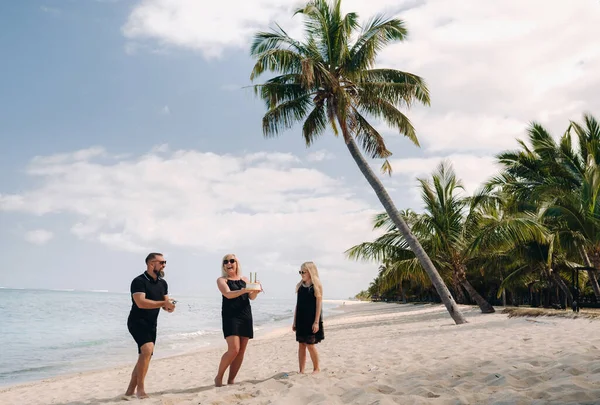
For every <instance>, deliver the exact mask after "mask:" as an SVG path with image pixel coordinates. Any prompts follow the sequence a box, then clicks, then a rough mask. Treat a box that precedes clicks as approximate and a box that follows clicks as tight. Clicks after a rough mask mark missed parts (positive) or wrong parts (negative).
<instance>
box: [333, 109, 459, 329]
mask: <svg viewBox="0 0 600 405" xmlns="http://www.w3.org/2000/svg"><path fill="white" fill-rule="evenodd" d="M338 121H339V124H340V127H341V128H342V132H343V134H344V139H345V142H346V146H347V147H348V150H349V151H350V155H352V158H353V159H354V161H355V162H356V165H357V166H358V168H359V169H360V171H361V172H362V174H363V175H364V176H365V178H366V179H367V181H368V182H369V184H370V185H371V187H372V188H373V191H375V194H376V195H377V198H379V201H381V204H382V205H383V207H384V208H385V211H386V212H387V214H388V215H389V217H390V219H391V220H392V221H393V222H394V224H395V225H396V227H397V228H398V231H399V232H400V233H401V234H402V236H403V237H404V239H405V240H406V243H408V246H409V247H410V248H411V250H412V251H413V252H414V254H415V256H416V257H417V259H418V260H419V263H420V264H421V266H422V267H423V269H424V270H425V272H427V274H428V275H429V278H430V279H431V283H432V284H433V286H434V287H435V290H436V291H437V293H438V295H439V296H440V299H441V300H442V302H443V303H444V305H445V306H446V309H447V310H448V312H449V313H450V316H451V317H452V319H453V320H454V322H455V323H456V324H457V325H460V324H463V323H467V320H466V319H465V317H464V316H463V314H462V313H461V312H460V310H459V309H458V305H457V304H456V302H455V301H454V298H453V297H452V294H450V291H449V290H448V287H446V284H444V280H442V277H441V276H440V274H439V273H438V271H437V269H436V268H435V266H434V265H433V263H432V262H431V259H430V258H429V256H427V253H426V252H425V250H424V249H423V247H422V246H421V244H420V243H419V241H418V240H417V238H415V236H414V235H413V233H412V232H411V230H410V228H409V227H408V225H407V224H406V222H405V221H404V219H403V218H402V216H401V215H400V213H399V212H398V210H397V209H396V206H395V205H394V203H393V202H392V199H391V198H390V196H389V194H388V193H387V191H386V189H385V188H384V187H383V184H381V181H380V180H379V179H378V178H377V176H376V175H375V173H374V172H373V170H372V169H371V167H370V166H369V164H368V163H367V161H366V159H365V158H364V156H363V155H362V153H361V152H360V150H359V149H358V146H357V145H356V142H354V139H353V138H352V137H351V136H350V134H349V133H348V128H347V126H346V125H345V124H346V123H345V122H343V120H340V119H339V117H338Z"/></svg>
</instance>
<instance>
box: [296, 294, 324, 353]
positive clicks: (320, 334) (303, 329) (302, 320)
mask: <svg viewBox="0 0 600 405" xmlns="http://www.w3.org/2000/svg"><path fill="white" fill-rule="evenodd" d="M316 313H317V298H316V297H315V290H314V288H313V286H312V285H311V286H310V287H304V285H301V286H300V288H299V289H298V298H297V301H296V341H297V342H300V343H306V344H309V345H312V344H315V343H319V342H320V341H321V340H323V339H325V333H324V331H323V311H321V314H320V315H319V330H318V331H317V333H313V331H312V325H313V323H314V322H315V315H316Z"/></svg>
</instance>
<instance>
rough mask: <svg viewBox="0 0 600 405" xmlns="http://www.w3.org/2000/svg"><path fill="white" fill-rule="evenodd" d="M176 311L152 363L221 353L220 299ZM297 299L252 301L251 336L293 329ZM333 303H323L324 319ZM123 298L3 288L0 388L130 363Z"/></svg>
mask: <svg viewBox="0 0 600 405" xmlns="http://www.w3.org/2000/svg"><path fill="white" fill-rule="evenodd" d="M176 298H177V300H178V303H177V309H176V311H175V312H173V313H171V314H169V313H167V312H165V311H161V313H160V315H159V317H158V338H157V345H156V349H155V355H154V358H162V357H168V356H172V355H176V354H183V353H189V352H193V351H195V350H198V349H200V348H203V347H206V346H209V345H220V346H222V347H223V349H225V348H226V345H225V341H224V340H223V335H222V331H221V296H220V295H218V293H217V294H215V295H211V296H180V295H177V297H176ZM294 305H295V297H291V298H290V299H275V298H269V297H268V296H267V295H262V296H259V297H258V298H257V299H256V300H255V301H252V315H253V318H254V329H255V332H254V335H255V337H259V336H260V334H261V333H264V332H266V331H268V330H270V329H275V328H279V327H284V326H291V320H292V318H293V310H294ZM335 306H337V305H336V304H331V303H327V302H326V303H324V304H323V312H324V315H325V316H327V315H328V314H332V313H335V310H334V307H335ZM130 308H131V298H130V295H129V294H127V293H109V292H81V291H48V290H15V289H0V313H1V314H2V315H1V316H0V386H6V385H12V384H18V383H22V382H27V381H35V380H41V379H45V378H49V377H53V376H58V375H63V374H71V373H75V372H80V371H88V370H95V369H101V368H106V367H111V366H117V365H124V364H125V365H126V364H131V366H132V367H133V365H134V364H135V361H136V359H137V346H136V344H135V342H134V341H133V338H132V337H131V335H130V334H129V332H128V331H127V316H128V315H129V310H130ZM216 366H217V365H215V367H216Z"/></svg>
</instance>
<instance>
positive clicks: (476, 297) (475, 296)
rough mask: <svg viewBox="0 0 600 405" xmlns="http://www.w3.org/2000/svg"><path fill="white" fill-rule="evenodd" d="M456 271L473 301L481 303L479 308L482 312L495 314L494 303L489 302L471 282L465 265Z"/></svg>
mask: <svg viewBox="0 0 600 405" xmlns="http://www.w3.org/2000/svg"><path fill="white" fill-rule="evenodd" d="M456 273H457V276H458V279H459V280H460V284H461V285H462V286H463V287H464V288H465V290H467V293H469V296H470V297H471V299H472V300H473V301H475V302H476V303H477V305H479V309H481V313H483V314H493V313H494V312H496V310H495V309H494V307H493V306H492V304H490V303H489V302H487V301H486V300H485V298H483V297H482V296H481V295H480V294H479V293H478V292H477V290H476V289H475V288H474V287H473V286H472V285H471V283H469V280H467V273H466V269H465V267H464V266H463V267H460V268H459V269H458V270H456Z"/></svg>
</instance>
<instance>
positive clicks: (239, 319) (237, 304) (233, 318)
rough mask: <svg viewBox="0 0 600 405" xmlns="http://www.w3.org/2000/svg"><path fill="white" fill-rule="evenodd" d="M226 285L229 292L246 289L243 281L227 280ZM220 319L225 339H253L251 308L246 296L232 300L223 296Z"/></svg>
mask: <svg viewBox="0 0 600 405" xmlns="http://www.w3.org/2000/svg"><path fill="white" fill-rule="evenodd" d="M227 285H228V286H229V289H230V290H231V291H237V290H241V289H242V288H244V287H246V282H245V281H244V280H227ZM221 318H222V320H223V335H224V336H225V337H227V336H241V337H247V338H250V339H252V338H253V337H254V328H253V327H252V308H250V299H249V298H248V294H243V295H240V296H239V297H237V298H232V299H228V298H225V296H223V305H222V307H221Z"/></svg>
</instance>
